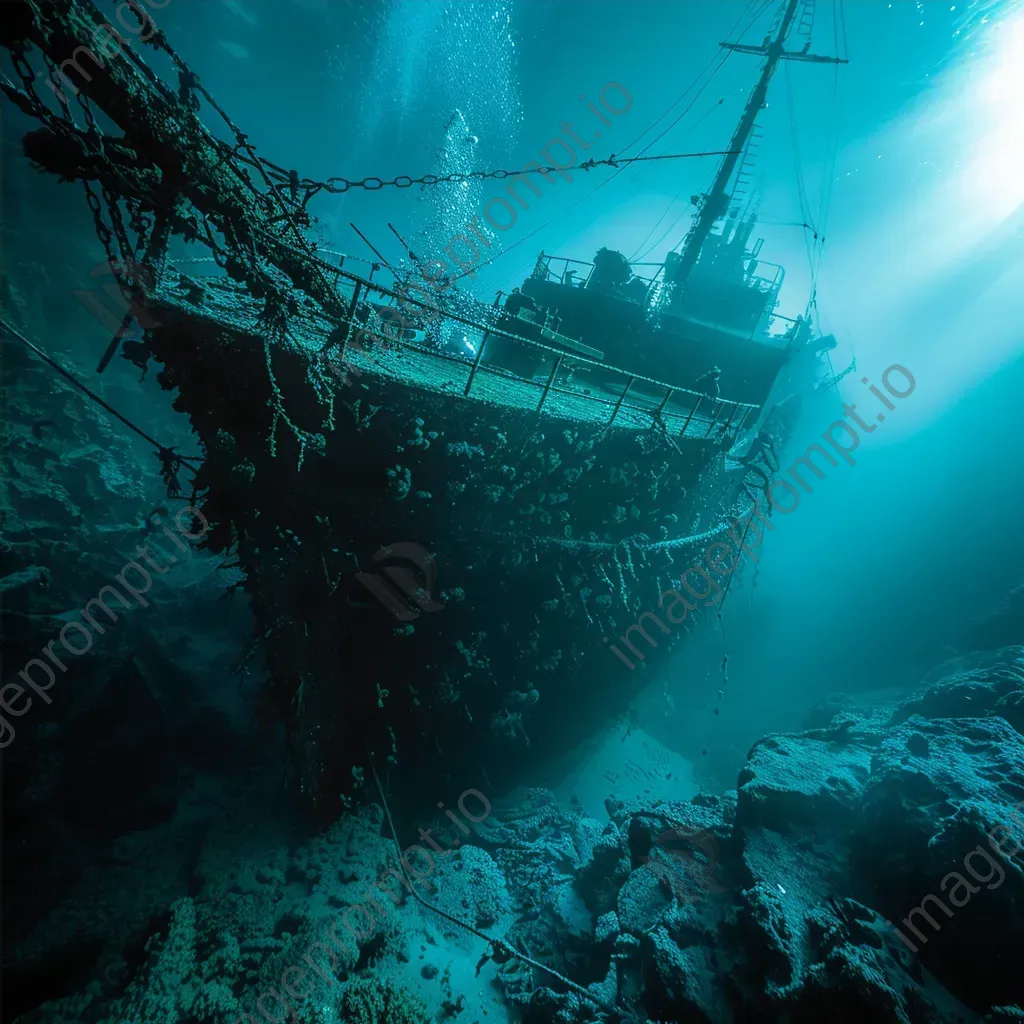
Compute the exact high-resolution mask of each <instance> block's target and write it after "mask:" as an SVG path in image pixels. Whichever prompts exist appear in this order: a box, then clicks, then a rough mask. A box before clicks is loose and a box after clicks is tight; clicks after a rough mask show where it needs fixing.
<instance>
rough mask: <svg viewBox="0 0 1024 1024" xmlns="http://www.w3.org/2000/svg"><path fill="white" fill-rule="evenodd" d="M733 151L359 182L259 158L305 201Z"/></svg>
mask: <svg viewBox="0 0 1024 1024" xmlns="http://www.w3.org/2000/svg"><path fill="white" fill-rule="evenodd" d="M732 152H733V151H732V150H712V151H707V152H701V153H664V154H662V155H661V156H631V157H616V155H615V154H614V153H613V154H612V155H611V156H610V157H608V158H606V159H605V160H594V159H590V160H584V161H583V163H581V164H573V165H571V166H568V167H555V166H552V165H546V166H543V167H541V166H537V167H524V168H520V169H519V170H514V171H510V170H505V169H503V168H499V169H497V170H493V171H466V172H465V173H458V172H453V173H452V174H424V175H422V176H420V177H419V178H412V177H410V176H409V175H408V174H399V175H398V176H397V177H394V178H379V177H376V176H373V175H371V176H370V177H367V178H362V179H361V180H359V181H351V180H349V179H348V178H344V177H341V176H340V175H335V176H333V177H330V178H327V179H326V180H325V181H316V180H314V179H312V178H297V177H296V174H295V172H294V171H288V170H285V168H283V167H280V166H278V165H277V164H274V163H271V161H269V160H266V159H264V158H263V157H260V158H259V161H260V163H262V165H263V166H264V167H265V168H266V169H267V173H268V175H269V176H270V177H272V178H275V179H276V180H277V184H276V185H275V186H274V188H275V190H276V191H281V190H282V189H288V190H289V191H290V192H291V193H292V198H295V193H296V191H297V190H298V189H301V190H302V191H303V192H305V193H306V201H308V199H309V198H310V197H312V196H314V195H316V193H317V192H331V193H333V194H335V195H340V194H342V193H345V192H348V191H349V190H350V189H353V188H361V189H364V190H365V191H367V192H379V191H380V190H381V189H383V188H387V187H389V186H390V187H393V188H411V187H412V186H413V185H443V184H446V183H448V182H463V181H483V180H485V179H488V178H496V179H498V180H503V179H504V178H512V177H518V176H519V175H521V174H543V175H548V174H564V173H565V172H566V171H592V170H593V169H594V168H595V167H615V168H619V167H625V166H627V165H628V164H633V163H643V162H646V161H649V160H687V159H696V158H698V157H705V156H727V155H729V154H731V153H732ZM242 160H243V162H244V163H250V161H249V160H245V159H244V158H242ZM302 205H303V206H305V202H303V204H302Z"/></svg>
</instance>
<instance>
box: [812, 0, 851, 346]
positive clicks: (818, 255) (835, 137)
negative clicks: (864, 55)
mask: <svg viewBox="0 0 1024 1024" xmlns="http://www.w3.org/2000/svg"><path fill="white" fill-rule="evenodd" d="M832 42H833V46H834V47H835V53H836V56H837V57H842V58H844V59H845V58H847V57H848V56H849V49H848V47H847V39H846V15H845V8H844V0H832ZM840 70H841V65H839V64H837V65H836V66H835V71H834V74H833V79H832V99H831V104H830V105H831V117H830V122H831V127H830V131H829V140H828V146H827V149H826V155H825V176H824V181H823V182H822V191H821V199H820V204H819V208H818V225H819V237H818V239H817V244H816V248H815V265H814V267H813V269H812V274H811V296H810V300H809V302H808V312H811V311H813V310H816V309H817V291H818V277H819V275H820V273H821V264H822V260H823V259H824V248H825V238H826V234H827V230H828V220H829V213H830V212H831V206H832V193H833V189H834V188H835V180H836V163H837V161H838V157H839V134H840V121H841V110H842V105H843V97H842V90H841V88H840V82H841V78H840ZM830 363H831V361H830Z"/></svg>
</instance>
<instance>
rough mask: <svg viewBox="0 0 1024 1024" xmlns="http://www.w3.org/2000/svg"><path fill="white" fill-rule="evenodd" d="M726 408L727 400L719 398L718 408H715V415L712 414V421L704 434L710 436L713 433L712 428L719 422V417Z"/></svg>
mask: <svg viewBox="0 0 1024 1024" xmlns="http://www.w3.org/2000/svg"><path fill="white" fill-rule="evenodd" d="M724 408H725V402H723V401H721V400H719V402H718V408H717V409H716V410H715V415H714V416H712V418H711V422H710V423H709V424H708V429H707V430H706V431H704V436H705V437H709V436H710V435H711V428H712V427H713V426H714V425H715V424H716V423H717V422H718V417H719V416H721V415H722V410H723V409H724Z"/></svg>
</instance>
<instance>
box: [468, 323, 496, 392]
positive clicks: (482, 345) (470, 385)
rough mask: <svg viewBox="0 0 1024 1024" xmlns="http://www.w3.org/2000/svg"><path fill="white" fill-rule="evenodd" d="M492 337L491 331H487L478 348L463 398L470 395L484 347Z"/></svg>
mask: <svg viewBox="0 0 1024 1024" xmlns="http://www.w3.org/2000/svg"><path fill="white" fill-rule="evenodd" d="M490 337H491V335H490V333H489V332H487V331H485V332H484V337H483V341H481V342H480V348H479V349H477V353H476V358H475V359H474V360H473V366H472V368H471V369H470V371H469V379H468V380H467V381H466V389H465V391H463V392H462V397H463V398H468V397H469V389H470V388H471V387H472V386H473V378H474V377H475V376H476V371H477V369H478V368H479V366H480V360H481V359H483V357H484V349H485V348H486V347H487V342H488V340H489V339H490Z"/></svg>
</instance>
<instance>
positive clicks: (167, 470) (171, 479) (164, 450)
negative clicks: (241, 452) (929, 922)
mask: <svg viewBox="0 0 1024 1024" xmlns="http://www.w3.org/2000/svg"><path fill="white" fill-rule="evenodd" d="M0 327H2V328H3V329H4V330H5V331H8V332H10V333H11V334H12V335H13V336H14V337H15V338H17V339H18V340H19V341H20V342H22V343H23V344H24V345H27V346H28V347H29V348H30V349H31V350H32V351H33V352H35V354H36V355H37V356H39V358H40V359H42V360H43V362H44V363H46V364H47V366H49V367H51V368H52V369H54V370H56V371H57V372H58V373H59V374H60V375H61V376H62V377H64V378H66V379H67V380H68V381H70V382H71V383H72V384H73V385H74V386H75V387H76V388H78V390H79V391H83V392H85V394H86V395H88V396H89V398H91V399H92V400H93V401H94V402H96V403H97V404H99V405H100V406H102V407H103V408H104V409H106V410H107V412H109V413H110V415H111V416H116V417H117V419H119V420H120V421H121V422H122V423H123V424H124V425H125V426H126V427H128V428H129V429H130V430H134V431H135V433H136V434H138V435H139V437H141V438H142V439H143V440H145V441H148V442H149V443H150V444H151V445H152V446H153V447H154V448H155V449H156V454H157V458H158V459H159V460H160V468H161V475H162V476H163V479H164V483H165V484H167V488H168V496H169V497H172V498H176V497H178V496H179V495H178V494H177V493H176V491H177V479H176V476H177V470H178V468H179V466H181V465H182V464H184V465H185V468H186V469H188V470H189V472H190V473H192V475H193V477H195V474H196V470H195V469H194V468H193V467H192V466H191V465H190V463H193V462H196V463H199V464H202V459H200V458H199V457H198V456H193V455H179V454H178V453H177V452H176V451H175V450H174V448H173V447H170V446H168V445H165V444H161V443H160V442H159V441H158V440H157V439H156V438H155V437H151V436H150V435H149V434H147V433H146V431H144V430H143V429H142V428H141V427H138V426H136V425H135V424H134V423H132V421H131V420H130V419H128V417H127V416H123V415H122V414H121V413H119V412H118V411H117V410H116V409H115V408H114V407H113V406H112V405H110V404H108V403H107V402H106V401H105V400H104V399H103V398H101V397H100V396H99V395H97V394H96V392H95V391H93V390H92V389H91V388H89V387H87V386H86V385H85V384H83V383H82V382H81V381H80V380H79V379H78V378H77V377H76V376H75V375H74V374H73V373H72V372H71V371H70V370H66V369H64V367H63V366H61V365H60V363H58V362H57V360H56V359H54V358H53V357H52V356H50V355H48V354H47V353H46V352H44V351H43V350H42V349H41V348H39V346H38V345H35V344H33V343H32V342H31V341H29V340H28V338H26V337H25V335H24V334H22V333H21V332H20V331H19V330H17V329H16V328H15V327H13V326H12V325H11V324H9V323H8V322H7V321H6V320H4V319H2V318H0Z"/></svg>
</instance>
